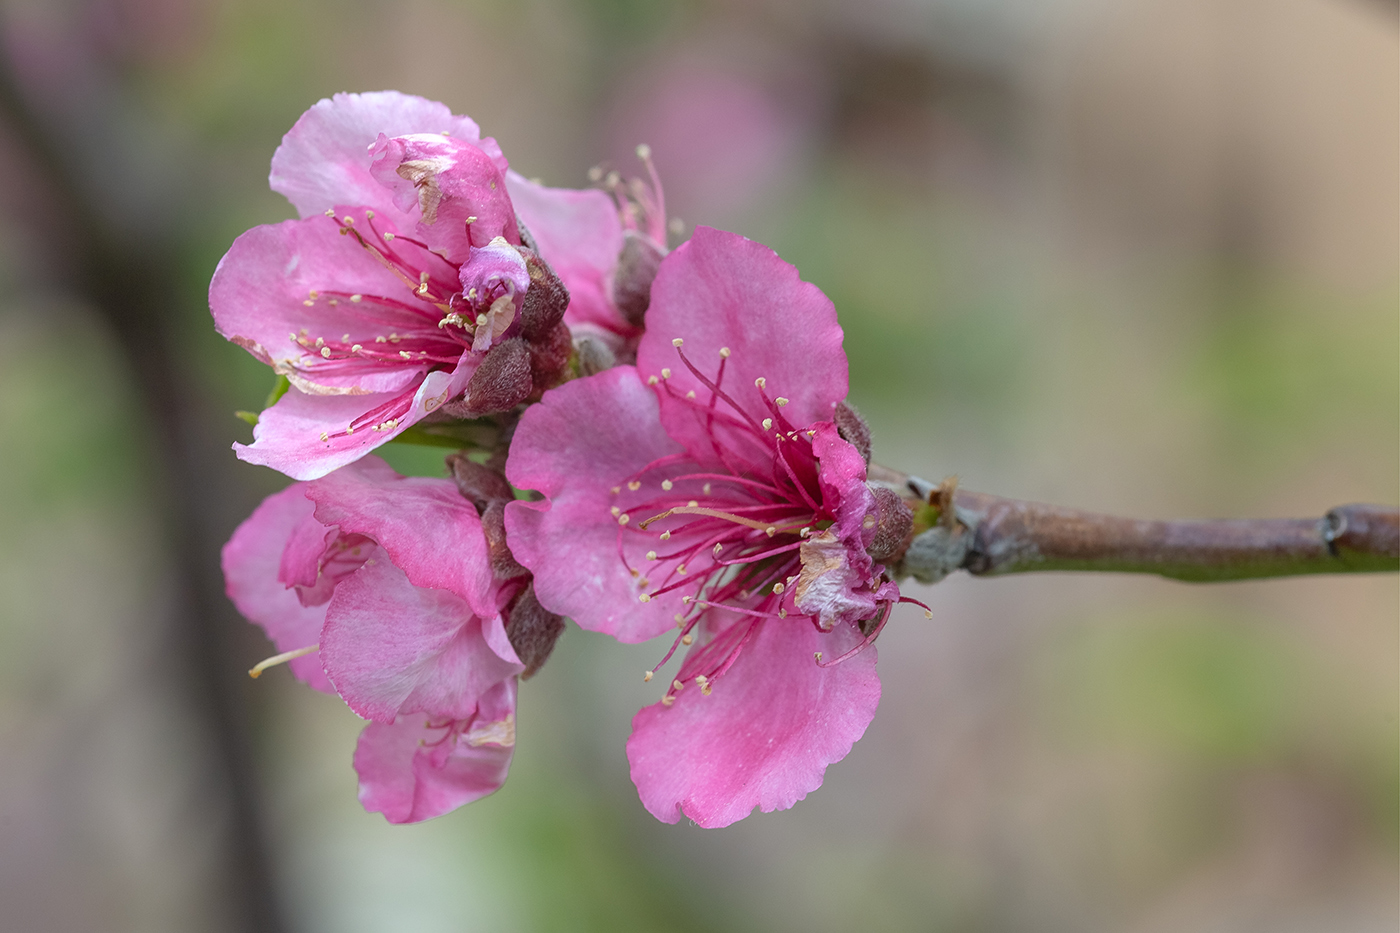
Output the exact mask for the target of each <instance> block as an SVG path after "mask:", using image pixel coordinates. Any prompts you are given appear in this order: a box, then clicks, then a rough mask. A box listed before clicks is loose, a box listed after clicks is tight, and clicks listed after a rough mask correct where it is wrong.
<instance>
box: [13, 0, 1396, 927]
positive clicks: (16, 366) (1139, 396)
mask: <svg viewBox="0 0 1400 933" xmlns="http://www.w3.org/2000/svg"><path fill="white" fill-rule="evenodd" d="M0 9H2V10H3V19H2V20H0V28H3V50H2V51H3V56H4V66H5V67H4V69H3V71H4V82H3V87H0V117H3V119H0V437H3V440H0V927H3V928H4V929H6V930H15V931H24V933H30V931H32V933H49V931H54V933H57V931H92V933H105V931H141V933H145V931H151V933H158V931H172V933H175V931H205V930H208V931H220V933H222V931H229V933H233V931H240V933H241V931H254V930H257V931H263V930H266V931H305V933H319V931H327V933H329V931H336V933H360V931H363V933H381V931H415V933H416V931H424V933H438V931H443V933H448V931H473V930H483V931H493V933H496V931H502V933H505V931H535V930H606V931H613V930H617V931H628V930H639V931H652V930H655V931H672V930H676V931H687V930H705V931H716V930H726V931H728V930H734V931H749V930H752V931H760V930H761V931H788V930H791V931H803V933H815V931H827V930H831V931H835V930H849V929H859V930H862V931H865V933H876V931H886V930H890V931H893V930H929V931H968V933H972V931H1037V933H1039V931H1133V933H1137V931H1141V933H1151V931H1187V930H1190V931H1254V930H1259V931H1264V930H1267V931H1393V930H1395V929H1396V925H1397V922H1400V903H1398V898H1400V884H1397V835H1398V834H1397V809H1398V808H1397V796H1398V795H1400V784H1398V782H1397V775H1398V774H1400V743H1398V742H1397V731H1398V726H1397V706H1398V705H1400V701H1398V699H1397V697H1398V694H1400V685H1398V684H1397V678H1398V674H1397V672H1398V671H1400V660H1397V652H1398V651H1400V646H1398V645H1397V582H1396V579H1395V578H1394V577H1393V576H1385V575H1382V576H1377V577H1367V578H1350V579H1349V578H1312V579H1297V580H1282V581H1274V582H1263V583H1238V584H1220V585H1204V586H1195V585H1185V584H1180V583H1172V582H1167V581H1163V580H1157V579H1150V578H1127V577H1115V576H1106V575H1105V576H1096V575H1083V574H1078V575H1041V576H1026V577H1024V578H1020V579H1004V580H972V579H969V578H966V577H961V578H955V579H950V580H948V581H947V582H945V583H943V584H941V585H939V586H937V587H932V588H922V589H920V590H919V591H918V592H917V593H916V595H918V596H919V597H920V598H922V599H925V600H927V601H929V603H930V604H931V605H932V606H933V608H934V619H933V620H932V621H928V620H925V619H924V618H923V616H922V614H921V613H919V612H918V611H912V612H910V613H908V614H907V615H902V616H896V619H895V621H894V622H892V623H891V624H890V626H889V627H888V628H887V629H886V632H885V634H884V635H883V636H882V638H881V639H880V642H879V652H880V662H881V672H882V676H883V679H884V683H885V692H884V697H883V700H882V703H881V709H880V713H879V716H878V717H877V718H876V720H875V722H874V724H873V725H872V726H871V728H870V730H869V732H868V733H867V734H866V736H865V738H864V739H863V740H862V741H861V742H860V743H859V744H858V745H857V746H856V748H855V750H854V751H853V752H852V754H851V755H850V756H849V757H848V758H847V759H846V760H845V761H842V762H841V763H839V764H837V765H835V766H833V767H832V768H831V769H830V770H829V772H828V774H827V779H826V783H825V786H823V787H822V788H821V789H820V790H819V791H817V792H816V793H814V794H812V795H811V796H810V797H809V798H808V799H807V800H806V801H805V802H803V803H801V804H799V805H798V806H797V807H796V808H794V809H793V810H791V811H788V812H783V813H776V814H766V815H762V814H755V815H753V816H751V817H749V818H748V819H747V820H745V821H743V822H742V823H739V824H737V825H735V826H733V827H731V828H729V829H725V830H714V831H705V830H700V829H697V828H695V827H693V826H687V825H677V826H668V825H663V824H660V823H657V822H656V821H654V820H653V819H652V818H651V817H650V816H648V815H647V814H646V813H645V811H644V810H643V809H642V808H641V806H640V804H639V803H638V802H637V799H636V796H635V792H634V790H633V788H632V786H631V784H630V782H629V780H628V776H627V764H626V759H625V756H624V752H623V742H624V740H625V738H626V735H627V733H628V728H629V721H630V717H631V715H632V713H633V712H634V711H635V709H636V708H637V707H639V706H640V705H641V704H643V703H646V702H651V701H652V700H654V696H653V694H654V691H651V690H650V689H649V687H646V686H644V685H643V684H642V682H641V676H640V675H641V672H642V671H643V670H644V669H645V668H647V667H648V666H650V664H651V663H652V662H653V660H654V658H655V657H656V656H657V654H658V649H657V648H656V646H653V645H644V646H631V647H628V646H621V645H618V644H616V643H613V642H611V641H610V640H608V639H606V638H603V637H601V636H594V635H590V634H587V633H583V632H581V631H579V630H578V629H576V628H572V627H571V628H570V629H569V630H568V631H567V632H566V634H565V636H564V638H563V640H562V641H561V642H560V644H559V647H558V649H557V651H556V652H555V655H554V658H553V660H551V662H550V664H549V665H548V667H546V668H545V669H544V671H543V672H542V673H541V674H540V675H539V676H537V677H536V678H535V679H534V680H532V681H531V682H529V683H528V684H526V685H525V687H524V689H522V691H521V700H520V704H521V705H520V713H519V720H520V741H519V744H518V746H517V752H516V758H515V765H514V769H513V771H512V774H511V777H510V780H509V782H508V783H507V785H506V787H505V788H504V789H503V790H502V791H500V792H499V793H498V794H496V795H495V796H493V797H491V798H488V799H486V800H484V801H481V802H479V803H476V804H473V805H471V806H469V807H467V808H465V809H463V810H461V811H458V812H457V813H454V814H452V815H450V816H447V817H444V818H441V819H438V820H435V821H432V822H430V823H428V824H423V825H417V826H410V827H391V826H389V825H387V824H386V823H385V822H384V821H383V820H382V819H381V818H380V817H379V816H378V815H369V814H365V813H364V812H363V811H362V810H361V809H360V807H359V805H358V804H357V802H356V799H355V776H354V773H353V771H352V770H351V768H350V753H351V749H352V748H353V745H354V740H355V736H356V734H357V732H358V730H359V727H360V724H359V722H358V721H357V720H356V719H355V717H354V716H353V715H352V714H351V713H350V712H349V711H348V710H347V709H345V708H344V706H343V705H342V704H340V703H339V702H337V701H336V700H335V699H334V698H332V697H326V696H322V695H318V694H315V693H312V692H310V691H308V690H305V689H303V688H301V687H299V685H297V684H296V683H295V682H294V681H292V679H291V678H290V677H289V676H287V675H286V672H285V671H275V672H273V673H272V674H269V675H268V676H266V677H264V678H263V679H261V680H259V681H257V682H253V681H250V680H248V679H247V677H246V676H245V675H244V673H243V672H244V671H245V670H246V669H247V668H248V667H249V666H250V665H251V664H252V663H253V662H254V661H256V660H258V659H260V658H261V657H263V656H265V655H266V654H268V653H270V649H269V647H268V645H267V643H266V642H265V641H264V640H263V639H262V638H261V636H260V635H259V634H258V632H257V631H256V630H255V629H254V628H253V627H252V626H249V625H247V624H245V623H243V622H242V621H240V620H239V619H238V617H237V615H236V614H235V613H234V612H233V610H232V609H231V607H230V606H228V605H227V603H226V602H225V601H224V600H223V596H222V586H221V581H220V579H219V576H218V563H217V561H218V547H219V545H220V544H221V543H222V542H223V541H224V540H225V539H226V538H227V536H228V534H229V533H230V532H231V530H232V529H233V527H234V526H235V525H236V524H237V522H238V521H240V520H241V519H242V518H243V517H244V516H246V515H247V514H248V512H249V511H251V509H252V507H253V506H254V505H255V504H256V502H257V501H259V499H260V498H261V497H262V496H264V495H267V494H268V493H270V492H272V491H274V490H276V489H278V488H280V487H281V486H282V485H283V484H284V483H285V480H284V479H283V478H282V477H280V476H278V475H276V474H273V473H271V472H270V471H267V470H264V469H261V468H258V467H253V466H249V465H245V464H241V463H238V462H236V461H235V460H234V458H233V455H232V453H231V452H230V451H229V449H228V448H229V444H230V443H231V442H233V441H234V440H241V439H246V438H247V436H248V428H247V427H246V425H244V424H242V423H241V422H239V421H237V420H235V419H234V417H233V415H232V412H233V411H234V410H235V409H256V408H258V407H259V405H260V403H261V400H262V398H263V396H264V395H265V393H266V392H267V390H268V388H269V382H270V377H269V374H268V372H267V371H266V370H265V369H264V368H263V367H261V366H260V365H258V364H257V363H256V362H254V361H253V360H252V359H251V358H250V357H248V356H247V355H246V354H244V353H243V352H242V351H241V350H239V349H238V348H236V347H233V346H231V345H228V344H226V343H224V342H223V341H222V340H221V339H220V338H219V337H218V336H217V335H216V334H215V333H214V330H213V328H212V326H211V323H210V320H209V317H208V313H207V306H206V300H205V289H206V288H207V283H208V280H209V276H210V274H211V273H212V271H213V268H214V265H215V263H216V262H217V261H218V259H219V257H220V255H222V253H223V251H224V250H225V249H226V248H227V247H228V244H229V243H230V242H231V241H232V239H233V238H234V237H235V236H236V235H237V234H238V233H240V232H241V231H242V230H244V229H245V228H247V227H249V226H252V225H254V224H259V223H267V222H273V221H277V220H280V219H283V218H285V217H288V216H291V213H292V212H291V210H290V208H289V207H288V205H287V204H286V203H285V202H283V201H282V199H281V198H280V197H278V196H276V195H274V194H272V193H271V192H270V191H269V190H268V189H267V185H266V176H267V167H268V160H269V158H270V157H271V155H272V151H273V149H274V148H275V147H276V145H277V143H278V141H279V139H280V137H281V134H282V133H284V132H285V131H286V130H287V128H288V127H290V126H291V124H292V123H293V121H294V120H295V119H296V118H297V116H298V115H299V114H300V113H301V112H302V111H303V110H304V109H305V108H306V107H308V106H309V105H310V104H311V103H313V102H314V101H315V100H317V99H318V98H320V97H323V96H328V95H330V94H332V93H334V92H336V91H340V90H378V89H381V88H396V89H400V90H403V91H408V92H413V93H418V94H422V95H425V96H428V97H432V98H437V99H441V100H443V101H446V102H447V103H449V104H450V105H451V106H452V107H453V108H454V109H455V110H457V111H458V112H464V113H469V114H471V115H472V116H473V117H475V118H476V119H477V120H478V121H479V122H480V123H481V125H482V127H483V129H484V130H485V132H486V133H488V134H490V135H494V136H495V137H496V138H497V139H498V140H500V142H501V144H502V146H503V147H504V149H505V151H506V153H507V154H508V156H509V157H510V159H511V161H512V163H513V165H514V166H515V167H516V168H518V169H520V170H521V171H522V172H524V173H525V174H527V175H531V176H539V177H542V178H543V179H544V180H545V181H546V182H548V183H550V184H555V185H571V186H583V185H585V184H586V183H587V181H586V178H587V174H586V173H587V170H588V169H589V167H590V166H593V165H595V164H598V163H608V164H610V165H613V166H616V167H618V168H620V169H622V170H624V171H634V170H635V169H636V168H637V166H636V164H635V161H634V160H633V157H632V155H631V153H632V150H633V147H634V146H635V145H636V144H637V143H639V142H647V143H649V144H650V145H651V146H652V148H653V151H654V152H655V157H656V163H657V165H658V167H659V169H660V172H661V174H662V176H663V178H664V181H665V184H666V193H667V198H668V203H669V205H670V207H671V209H672V213H673V214H676V215H678V216H679V217H681V218H682V219H683V220H684V221H685V223H686V224H687V229H688V228H689V225H693V224H695V223H707V224H712V225H715V226H719V227H723V228H726V229H730V230H735V231H739V232H742V233H744V234H746V235H748V236H750V237H753V238H755V239H759V240H761V241H763V242H765V243H768V244H769V245H771V246H773V247H774V248H776V249H777V250H778V251H779V252H780V253H781V254H782V255H783V256H784V257H785V258H787V259H788V260H790V261H792V262H794V263H796V264H797V266H798V267H799V269H800V270H801V272H802V274H803V276H804V277H805V278H807V279H809V280H810V281H813V282H815V283H817V284H818V285H819V286H821V287H822V288H823V289H824V290H825V291H826V292H827V293H828V294H829V295H830V296H831V297H832V298H833V299H834V300H835V302H836V305H837V307H838V309H839V311H840V315H841V320H842V323H843V325H844V326H845V328H846V346H847V349H848V351H849V353H850V357H851V372H852V385H853V389H852V398H853V400H854V401H855V402H856V403H857V404H858V405H859V406H860V407H861V408H862V409H863V410H864V412H865V413H866V414H867V416H868V417H869V419H870V421H871V423H872V425H873V428H874V432H875V438H876V451H877V457H878V458H880V459H881V460H883V461H884V462H886V463H889V464H891V465H895V466H898V467H901V468H903V469H906V470H909V471H912V472H915V473H919V474H922V475H924V476H926V477H929V478H931V479H934V480H937V479H940V478H942V477H943V476H944V475H946V474H951V473H957V474H959V475H960V476H961V478H962V483H963V484H964V485H966V486H968V487H971V488H974V489H982V490H986V491H990V492H997V493H1001V494H1004V495H1013V496H1020V497H1026V498H1037V499H1042V500H1048V501H1052V502H1057V503H1060V504H1065V505H1074V506H1081V507H1088V508H1095V509H1099V510H1103V511H1111V512H1119V513H1124V514H1132V515H1138V516H1144V517H1188V516H1200V517H1212V516H1245V515H1250V516H1283V515H1320V514H1321V513H1322V512H1324V511H1325V510H1326V509H1327V508H1329V507H1330V506H1333V505H1337V504H1341V503H1344V502H1350V501H1377V502H1387V503H1394V502H1396V501H1400V488H1398V487H1400V366H1398V365H1397V357H1398V356H1400V354H1398V353H1397V346H1398V344H1400V315H1398V314H1397V298H1400V289H1398V288H1397V283H1398V282H1400V274H1398V273H1397V253H1398V252H1400V245H1398V242H1397V230H1398V229H1400V206H1398V205H1397V202H1398V201H1400V189H1398V186H1397V177H1398V176H1400V151H1397V150H1398V147H1400V143H1398V142H1397V138H1398V137H1400V132H1398V131H1397V130H1398V127H1397V124H1398V123H1400V118H1398V117H1397V113H1400V92H1397V66H1398V65H1400V58H1398V55H1397V49H1398V48H1400V43H1398V42H1397V7H1396V4H1395V3H1393V2H1381V0H808V2H801V0H686V2H653V0H461V2H448V0H401V2H390V0H355V2H332V0H248V2H232V0H90V2H79V0H32V2H18V0H10V2H5V3H4V4H3V5H0ZM388 456H389V457H390V459H391V460H392V461H393V462H394V463H395V465H396V466H398V467H399V468H400V469H402V470H406V471H413V472H419V473H427V474H438V475H442V465H441V462H440V451H433V450H424V449H419V448H407V447H395V448H393V449H391V450H389V453H388Z"/></svg>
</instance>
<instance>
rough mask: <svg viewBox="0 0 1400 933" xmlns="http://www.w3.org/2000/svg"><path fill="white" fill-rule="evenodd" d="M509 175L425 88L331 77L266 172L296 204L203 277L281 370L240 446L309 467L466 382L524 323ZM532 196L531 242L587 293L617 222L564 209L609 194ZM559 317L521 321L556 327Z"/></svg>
mask: <svg viewBox="0 0 1400 933" xmlns="http://www.w3.org/2000/svg"><path fill="white" fill-rule="evenodd" d="M507 175H508V166H507V163H506V160H505V157H504V156H503V155H502V154H501V150H500V147H499V146H498V145H497V144H496V142H495V140H493V139H490V138H485V139H483V138H481V134H480V131H479V129H478V127H477V125H476V123H474V122H473V121H472V120H471V119H470V118H468V117H464V116H457V115H454V114H453V113H452V112H451V111H450V110H449V109H448V108H447V107H446V106H444V105H443V104H439V103H436V102H434V101H428V100H424V99H422V98H420V97H411V96H409V95H405V94H399V93H397V92H392V91H385V92H380V93H374V94H337V95H336V96H335V97H334V98H332V99H330V100H322V101H320V102H319V103H317V104H316V105H315V106H314V107H312V108H311V109H310V110H308V111H307V112H306V113H305V114H303V115H302V117H301V119H299V120H298V121H297V123H296V125H295V126H293V127H292V129H291V130H290V131H289V132H288V133H287V135H286V136H285V137H284V138H283V140H282V145H281V146H280V147H278V149H277V152H276V154H275V155H274V156H273V159H272V175H271V179H270V180H271V184H272V188H273V190H275V191H278V192H280V193H282V194H284V195H286V197H287V198H288V200H290V201H291V202H292V204H293V205H294V206H295V207H296V209H297V212H298V213H299V214H300V215H301V217H300V219H298V220H288V221H284V222H283V223H279V224H269V225H265V226H261V227H255V228H253V229H252V230H249V231H248V232H247V233H245V234H243V235H242V236H240V237H239V238H238V239H237V240H236V241H235V242H234V244H233V246H232V247H231V248H230V249H229V251H228V253H227V255H225V256H224V258H223V260H222V261H221V262H220V263H219V267H218V269H217V270H216V271H215V273H214V279H213V281H212V283H211V284H210V288H209V304H210V308H211V310H212V311H213V314H214V321H215V324H216V325H217V327H218V330H219V332H220V333H221V334H223V335H224V336H225V337H227V338H228V339H229V340H232V341H234V342H235V343H237V344H239V345H240V346H242V347H244V348H245V349H247V350H248V352H250V353H252V354H253V355H254V356H256V357H257V358H258V359H260V360H262V361H263V362H265V363H268V364H269V365H271V366H272V367H273V368H274V369H275V370H276V371H277V372H278V373H281V374H283V375H285V376H287V378H288V379H289V380H290V381H291V384H292V389H291V390H290V391H288V392H287V393H286V394H285V395H284V396H282V398H281V399H280V400H279V401H278V402H277V403H276V404H275V405H273V406H272V407H271V408H269V409H268V410H267V411H265V412H263V414H262V415H261V417H260V418H259V420H258V423H257V425H256V427H255V428H254V432H253V436H254V443H253V444H252V445H250V446H244V445H242V444H235V445H234V449H235V450H236V451H237V453H238V456H239V457H241V458H242V459H244V460H248V461H251V462H254V463H261V464H264V465H267V466H270V467H273V468H274V469H277V470H280V471H282V472H284V473H286V474H288V475H290V476H292V477H293V478H296V479H303V480H310V479H315V478H317V477H320V476H324V475H325V474H326V473H328V472H330V471H331V470H333V469H335V468H336V467H338V466H341V465H343V464H346V463H350V462H352V461H354V460H356V459H358V458H359V457H361V456H363V455H364V454H366V453H367V452H369V451H370V450H372V449H374V448H375V447H377V446H378V445H380V444H382V443H384V442H386V441H388V440H390V439H392V438H393V437H395V436H396V435H398V434H400V433H402V432H403V431H404V430H406V429H407V428H408V427H410V426H411V425H413V424H414V423H415V422H417V421H419V420H420V419H422V418H423V417H425V416H426V415H428V414H430V413H432V412H434V411H436V410H437V409H438V408H440V407H442V406H443V405H444V404H445V403H447V402H449V401H452V400H455V399H457V398H459V397H461V396H462V395H463V394H464V393H467V394H468V395H470V390H471V386H470V379H471V377H472V375H473V373H474V372H475V370H476V369H477V367H478V366H479V365H480V364H481V362H482V361H483V359H484V358H485V355H486V353H487V351H489V350H490V349H491V347H492V346H494V345H496V344H498V343H501V342H502V341H503V340H504V339H506V338H508V337H510V336H512V335H513V334H515V333H517V332H518V331H520V330H521V328H522V324H521V315H522V314H523V313H526V312H525V311H524V310H523V307H524V306H523V302H525V295H526V293H527V292H528V291H529V290H530V288H531V286H532V273H531V269H530V267H529V261H530V257H529V254H525V253H522V252H521V251H520V250H518V249H517V247H518V246H520V245H521V243H522V240H521V232H520V227H519V225H518V224H517V222H516V213H515V205H514V204H513V202H512V200H511V195H510V188H511V187H519V184H518V182H517V180H515V179H514V178H513V177H512V180H511V181H509V182H508V180H507ZM526 184H528V183H526ZM536 187H538V186H536ZM590 194H593V195H596V197H594V198H591V199H590V198H589V197H588V196H589V195H590ZM531 195H532V198H533V200H532V201H531V211H530V213H531V215H532V218H531V219H532V222H535V221H537V233H538V236H539V237H540V238H541V239H542V240H543V241H544V242H546V243H548V244H549V246H548V249H546V250H545V251H544V255H543V256H542V257H540V258H541V259H542V260H543V261H544V262H545V263H550V262H554V263H558V265H559V266H560V268H561V269H563V270H567V275H565V276H564V284H565V286H566V287H567V286H569V285H570V279H574V280H575V281H578V282H579V288H580V289H581V300H582V302H583V303H584V304H587V302H588V301H589V300H590V299H589V297H588V295H587V292H588V288H589V287H591V284H592V283H591V282H590V281H586V276H584V275H583V272H584V271H587V270H589V269H591V268H593V266H596V265H599V264H600V263H602V262H603V259H604V257H605V254H606V253H607V251H608V250H609V249H611V250H613V254H612V255H613V262H614V263H615V262H616V258H617V250H620V248H621V233H620V230H619V222H618V219H617V217H616V216H615V214H611V213H609V214H607V215H604V214H603V213H601V212H598V211H596V210H595V211H592V212H584V213H582V214H581V215H578V216H574V215H569V214H568V210H567V208H568V207H569V205H571V204H572V203H573V202H574V201H580V200H581V201H582V202H586V203H589V204H594V205H595V206H596V202H597V201H598V199H601V200H602V201H603V202H606V201H607V200H608V199H607V197H606V196H605V195H603V194H602V193H601V192H593V193H589V192H578V193H575V192H561V191H558V190H556V189H538V190H532V191H531ZM561 205H562V207H561ZM580 270H583V271H580ZM563 300H564V301H567V295H564V296H563ZM560 310H561V312H562V308H561V309H560ZM557 321H558V319H557V317H556V318H554V319H553V320H552V321H550V322H547V323H546V325H545V326H544V327H542V328H536V329H537V330H540V333H539V334H534V335H531V334H526V336H527V338H530V339H531V340H532V341H535V340H538V341H539V342H540V343H541V344H550V345H551V346H553V345H554V344H557V343H558V342H559V341H558V339H554V340H553V341H552V343H551V340H550V337H551V334H550V333H549V331H550V329H551V328H553V327H554V326H555V325H556V324H557ZM526 329H527V330H528V329H529V325H528V324H527V325H526ZM564 343H565V344H567V339H565V340H564ZM511 352H514V353H516V355H517V356H518V355H519V350H518V349H516V350H512V351H511ZM550 352H552V353H554V355H555V356H557V355H558V354H557V351H554V350H552V351H550ZM525 391H526V392H528V391H529V384H528V380H527V383H526V385H525ZM466 403H467V404H466V408H467V409H468V410H470V409H471V404H470V403H471V399H470V398H468V399H467V400H466ZM514 403H515V402H514V401H513V400H512V401H510V404H512V405H513V404H514Z"/></svg>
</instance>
